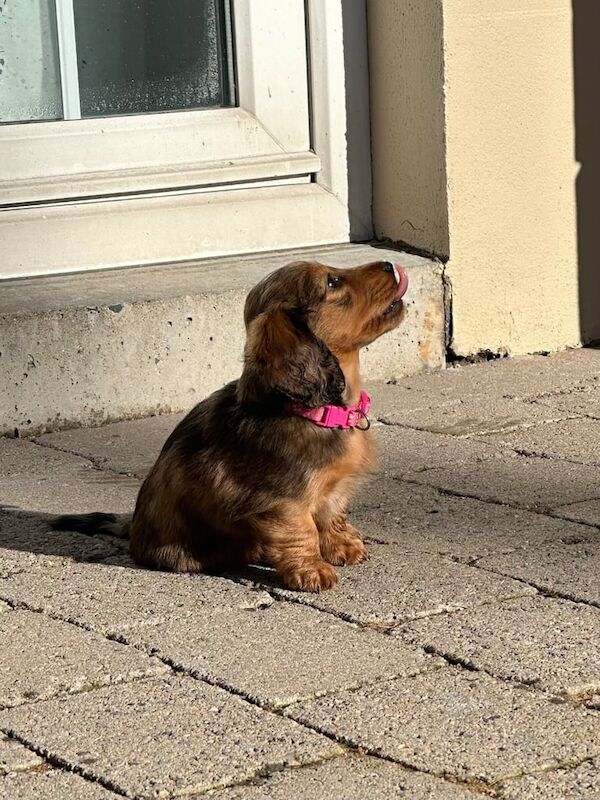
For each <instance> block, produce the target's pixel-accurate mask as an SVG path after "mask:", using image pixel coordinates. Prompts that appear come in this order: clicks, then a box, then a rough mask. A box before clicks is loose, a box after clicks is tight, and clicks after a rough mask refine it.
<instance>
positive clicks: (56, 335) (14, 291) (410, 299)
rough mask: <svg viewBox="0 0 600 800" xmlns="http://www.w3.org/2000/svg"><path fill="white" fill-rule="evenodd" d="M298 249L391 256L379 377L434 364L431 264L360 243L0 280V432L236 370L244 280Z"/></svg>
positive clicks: (162, 409) (371, 366) (92, 420)
mask: <svg viewBox="0 0 600 800" xmlns="http://www.w3.org/2000/svg"><path fill="white" fill-rule="evenodd" d="M299 258H316V259H318V260H320V261H323V262H324V263H329V264H332V265H334V266H354V265H358V264H362V263H365V262H367V261H372V260H375V259H379V258H389V259H391V260H396V261H400V262H401V263H403V264H404V265H405V266H406V269H407V272H408V274H409V277H410V282H411V285H410V290H409V294H408V295H407V298H406V303H407V317H406V321H405V322H404V324H403V325H402V326H401V327H400V328H399V329H398V330H397V331H394V332H393V333H392V334H389V335H388V336H385V337H383V338H382V339H380V340H379V341H377V342H376V343H375V344H374V345H372V346H371V347H370V348H368V351H367V352H365V355H364V358H363V373H364V375H365V377H366V378H367V379H370V380H376V379H379V380H389V379H392V378H398V377H401V376H403V375H409V374H414V373H416V372H421V371H424V370H433V369H438V368H440V367H442V366H443V365H444V357H445V315H444V291H443V281H442V271H441V266H440V265H439V264H438V263H437V262H435V261H429V260H427V259H424V258H420V257H418V256H414V255H409V254H406V253H398V252H396V251H390V250H384V249H382V248H374V247H370V246H366V245H342V246H335V247H330V248H327V247H324V248H323V247H321V248H317V249H310V250H302V251H298V250H296V251H286V252H279V253H275V254H270V255H268V256H261V257H249V256H246V257H236V258H235V259H232V258H220V259H212V260H210V261H203V262H194V263H185V264H163V265H159V266H146V267H135V268H129V269H118V270H103V271H98V272H89V273H83V274H78V275H59V276H47V277H37V278H23V279H15V280H8V281H2V282H0V376H1V378H0V434H8V435H14V434H15V431H18V432H19V433H20V434H25V435H31V434H37V433H41V432H45V431H53V430H60V429H62V428H68V427H77V426H80V425H87V426H90V425H101V424H103V423H106V422H109V421H114V420H119V419H130V418H135V417H143V416H150V415H153V414H161V413H168V412H175V411H184V410H187V409H188V408H190V407H191V406H193V405H194V404H195V403H197V402H198V401H199V400H200V399H201V398H202V397H205V396H206V395H207V394H209V393H210V392H212V391H214V390H215V389H217V388H218V387H220V386H222V385H223V384H224V383H225V382H226V381H228V380H231V379H232V378H235V377H236V376H237V375H239V373H240V370H241V363H242V350H243V344H244V326H243V322H242V309H243V304H244V299H245V297H246V294H247V292H248V290H249V289H250V287H251V286H253V285H254V284H255V283H256V282H257V281H258V280H260V279H261V278H262V277H263V276H264V275H266V274H267V273H268V272H270V271H272V270H273V269H276V268H277V267H279V266H282V265H283V264H286V263H288V262H289V261H293V260H298V259H299Z"/></svg>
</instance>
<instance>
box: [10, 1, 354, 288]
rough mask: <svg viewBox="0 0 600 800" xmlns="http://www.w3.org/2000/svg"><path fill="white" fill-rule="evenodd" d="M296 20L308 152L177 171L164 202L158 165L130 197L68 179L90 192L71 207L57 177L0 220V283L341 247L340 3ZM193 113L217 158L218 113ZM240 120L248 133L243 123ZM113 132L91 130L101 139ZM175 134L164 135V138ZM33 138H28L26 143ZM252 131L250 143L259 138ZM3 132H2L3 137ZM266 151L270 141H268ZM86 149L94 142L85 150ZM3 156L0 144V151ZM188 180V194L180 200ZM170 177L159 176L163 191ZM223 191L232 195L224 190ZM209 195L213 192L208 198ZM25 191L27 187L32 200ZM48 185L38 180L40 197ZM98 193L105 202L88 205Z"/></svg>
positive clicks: (231, 113)
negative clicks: (301, 22)
mask: <svg viewBox="0 0 600 800" xmlns="http://www.w3.org/2000/svg"><path fill="white" fill-rule="evenodd" d="M243 1H244V0H240V4H242V3H243ZM288 1H289V0H286V4H285V5H286V6H287V2H288ZM245 2H246V3H247V7H248V9H249V8H250V4H252V9H254V8H255V7H257V6H262V4H263V2H265V0H260V3H255V2H254V0H245ZM236 4H237V0H236ZM237 8H239V6H238V5H236V9H237ZM306 11H307V25H308V36H307V40H308V50H309V73H310V76H311V81H310V95H309V96H310V109H309V113H310V118H311V130H310V135H311V140H310V149H308V150H301V151H295V152H292V153H289V152H285V150H282V149H279V150H277V149H276V148H274V149H275V152H270V153H268V154H267V155H265V154H264V153H262V152H261V154H260V155H259V154H254V155H249V156H248V157H247V158H246V159H245V160H244V159H240V160H238V161H236V160H235V159H232V158H230V159H224V160H211V161H208V162H206V163H204V162H203V163H197V162H196V163H194V164H193V165H189V164H187V163H186V164H185V167H182V169H180V171H179V172H178V175H177V180H178V186H179V189H178V190H177V191H173V190H171V191H168V192H165V191H159V190H160V189H161V188H162V185H161V180H162V179H163V176H162V174H161V172H162V171H163V170H164V169H165V167H164V166H162V167H161V166H160V165H157V164H155V165H154V167H150V168H146V167H141V168H140V169H139V170H138V172H137V174H135V176H134V178H135V180H134V181H133V182H132V181H130V182H129V184H128V186H129V187H130V191H132V194H130V195H127V194H125V193H122V194H120V193H119V192H120V191H122V189H123V185H122V184H121V183H120V182H121V181H122V179H123V175H122V174H121V172H120V171H119V170H117V171H116V172H115V173H114V174H112V175H110V174H108V175H107V174H106V172H104V173H103V174H102V176H101V177H100V176H98V175H97V174H92V175H86V174H85V173H82V172H80V173H78V180H79V186H78V191H81V190H82V189H83V188H84V187H85V186H86V185H87V184H86V181H88V180H89V181H90V190H89V193H90V195H93V196H89V197H85V196H82V197H83V199H76V200H65V199H62V198H64V197H65V195H64V191H65V188H64V181H65V178H64V176H63V175H59V176H56V178H55V180H56V182H57V184H58V185H57V189H56V195H55V197H56V199H55V200H54V201H52V202H48V200H44V201H43V202H40V203H37V204H36V203H32V202H31V201H29V202H27V203H26V204H24V205H22V206H14V205H11V206H8V207H5V208H4V209H3V210H1V211H0V253H2V258H1V259H0V277H1V278H11V277H20V276H26V275H42V274H52V273H66V272H77V271H82V270H90V269H102V268H110V267H121V266H132V265H143V264H157V263H165V262H171V261H194V260H199V259H204V258H211V257H215V256H226V255H233V254H241V253H249V252H265V251H270V250H285V249H289V248H298V247H307V246H313V245H321V244H326V243H338V242H347V241H349V221H348V182H347V163H346V107H345V86H344V58H343V31H342V9H341V0H307V1H306ZM237 13H240V12H239V11H238V12H237ZM253 13H254V12H253ZM256 102H257V103H258V100H256ZM226 111H227V115H228V117H229V119H230V120H233V123H232V124H233V125H234V126H235V125H236V124H238V123H237V122H236V121H235V119H236V117H235V115H237V114H243V113H244V111H245V110H244V109H242V110H241V111H240V109H233V110H226ZM188 113H190V114H193V113H194V112H185V116H186V119H185V120H184V119H182V120H181V125H182V126H184V127H185V125H186V124H191V117H189V116H187V115H188ZM199 113H201V114H202V128H201V129H202V135H203V136H206V137H207V139H208V138H209V137H210V136H211V135H213V129H212V127H211V122H212V120H213V119H214V120H216V122H215V129H216V132H215V133H214V142H215V147H216V146H218V144H219V142H221V144H222V140H223V139H224V138H226V136H225V134H224V130H226V129H224V128H223V126H222V125H221V124H220V123H221V121H222V120H220V119H218V118H219V115H220V114H221V113H222V112H211V111H202V112H199ZM205 115H206V116H205ZM174 116H175V115H171V114H168V115H153V116H150V115H149V116H148V117H146V120H147V121H148V123H149V135H154V136H157V135H158V134H160V131H161V129H160V126H161V124H163V120H164V119H167V120H169V121H171V118H172V117H174ZM211 117H212V119H211ZM120 119H121V120H123V119H124V120H126V121H128V120H130V119H132V118H127V117H126V118H120ZM245 119H246V121H248V120H250V123H251V116H249V115H246V117H245ZM86 122H88V121H87V120H86ZM112 122H113V120H110V119H109V120H107V119H103V120H100V123H101V124H102V125H103V126H105V127H106V128H108V127H110V124H111V123H112ZM179 122H180V121H179V120H177V124H176V125H175V126H174V128H170V133H171V134H172V133H173V130H175V131H176V130H177V128H178V124H179ZM217 123H219V124H217ZM53 124H54V125H60V124H61V123H53ZM62 124H63V125H67V124H69V123H62ZM251 124H252V123H251ZM254 124H255V125H256V124H257V122H256V121H255V123H254ZM258 124H260V121H258ZM37 128H38V126H37V125H33V124H32V125H28V126H27V129H28V131H31V132H32V134H31V135H32V136H35V135H36V134H35V131H36V130H37ZM57 130H58V129H57ZM253 130H254V131H256V137H255V138H252V141H255V139H256V138H258V137H259V135H262V134H261V133H259V131H258V129H257V128H254V129H253ZM5 131H10V126H6V127H5ZM3 133H4V131H3ZM276 140H277V137H276V136H275V137H273V136H272V137H270V139H269V141H270V142H275V141H276ZM92 142H93V138H92V139H91V140H90V142H89V145H88V147H90V146H91V145H92ZM3 149H4V142H0V150H3ZM86 163H87V162H86ZM134 169H135V168H134ZM169 169H170V167H169ZM186 176H187V179H188V180H189V181H190V183H191V184H192V187H190V188H181V187H184V186H185V183H184V180H185V178H186ZM127 177H130V176H127ZM171 177H172V176H169V175H167V176H164V180H165V183H167V182H168V184H169V185H170V186H172V185H173V184H172V180H171ZM257 178H258V179H260V180H258V181H257ZM224 180H230V181H232V182H233V183H229V184H224V183H223V181H224ZM111 182H112V183H111ZM10 183H11V182H10V181H9V182H8V184H6V186H5V188H8V187H9V185H10ZM50 183H51V181H50ZM218 183H220V184H221V185H219V186H216V185H215V184H218ZM35 184H36V180H33V181H32V188H33V185H35ZM109 184H110V186H108V185H109ZM132 184H133V189H132V188H131V187H132ZM48 185H49V181H48V179H47V178H46V179H45V189H44V191H45V192H48ZM107 186H108V188H109V189H112V190H113V191H114V192H115V194H113V195H108V196H105V197H98V193H99V191H100V190H101V189H102V190H105V189H106V187H107ZM140 191H147V192H148V193H147V194H140ZM61 193H62V194H61ZM13 202H14V201H13Z"/></svg>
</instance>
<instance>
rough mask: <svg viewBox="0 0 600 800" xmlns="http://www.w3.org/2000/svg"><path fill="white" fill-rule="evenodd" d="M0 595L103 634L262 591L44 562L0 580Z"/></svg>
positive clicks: (260, 601)
mask: <svg viewBox="0 0 600 800" xmlns="http://www.w3.org/2000/svg"><path fill="white" fill-rule="evenodd" d="M0 597H1V598H3V599H5V600H8V601H9V602H13V603H24V604H26V605H27V606H29V607H30V608H32V609H35V610H38V611H45V612H48V613H50V614H53V615H56V616H59V617H62V618H65V619H72V620H74V621H76V622H79V623H80V624H83V625H85V626H88V627H90V628H91V629H93V630H96V631H99V632H101V633H104V634H121V633H125V632H126V631H129V630H131V629H134V628H137V627H139V626H143V625H153V624H157V623H159V622H166V621H169V620H172V619H183V618H193V617H194V616H195V615H208V614H210V613H211V611H212V610H216V609H220V610H225V609H228V608H242V609H244V608H250V609H254V608H261V607H263V606H265V605H270V604H271V603H272V602H273V599H272V597H270V596H269V595H268V594H267V593H266V592H262V591H258V592H257V591H255V590H253V589H251V588H248V587H245V586H239V585H238V584H235V583H233V582H232V581H229V580H226V579H225V578H220V577H215V576H211V575H178V574H174V573H170V572H154V571H151V570H143V569H137V568H133V567H126V566H119V565H117V564H112V563H108V562H102V563H97V564H76V563H69V562H67V563H65V564H62V565H58V564H52V565H50V564H44V565H43V568H42V567H39V568H35V569H34V568H32V569H30V570H27V571H26V572H23V573H21V574H18V575H15V576H13V577H9V578H7V579H6V580H4V581H0Z"/></svg>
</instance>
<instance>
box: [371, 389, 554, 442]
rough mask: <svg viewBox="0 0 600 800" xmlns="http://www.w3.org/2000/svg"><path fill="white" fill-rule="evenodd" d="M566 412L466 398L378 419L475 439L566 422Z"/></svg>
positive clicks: (501, 400) (507, 401) (516, 401)
mask: <svg viewBox="0 0 600 800" xmlns="http://www.w3.org/2000/svg"><path fill="white" fill-rule="evenodd" d="M568 416H570V415H569V414H567V412H564V411H558V410H556V409H552V408H547V407H546V406H542V405H540V404H536V403H532V402H528V401H526V400H521V399H519V398H516V397H510V398H506V397H500V398H497V397H489V398H485V400H482V398H481V397H466V398H464V400H461V401H459V402H452V403H447V404H440V405H436V406H434V407H433V408H425V409H416V410H413V411H410V410H407V409H398V410H397V411H395V412H393V413H389V414H384V415H381V416H378V419H379V420H380V421H381V422H383V423H385V424H387V425H400V426H405V427H409V428H417V429H418V430H422V431H431V433H441V434H446V435H449V436H461V437H464V436H475V435H478V434H483V433H493V432H495V431H509V430H514V429H515V428H520V427H523V426H530V425H535V424H538V423H540V422H550V421H553V420H558V419H565V418H566V417H568Z"/></svg>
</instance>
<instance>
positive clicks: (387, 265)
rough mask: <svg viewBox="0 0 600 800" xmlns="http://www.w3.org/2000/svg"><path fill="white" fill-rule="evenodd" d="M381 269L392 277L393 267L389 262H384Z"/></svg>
mask: <svg viewBox="0 0 600 800" xmlns="http://www.w3.org/2000/svg"><path fill="white" fill-rule="evenodd" d="M381 268H382V269H383V271H384V272H390V273H391V274H392V275H393V274H394V265H393V264H392V262H391V261H384V262H383V264H382V266H381Z"/></svg>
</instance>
